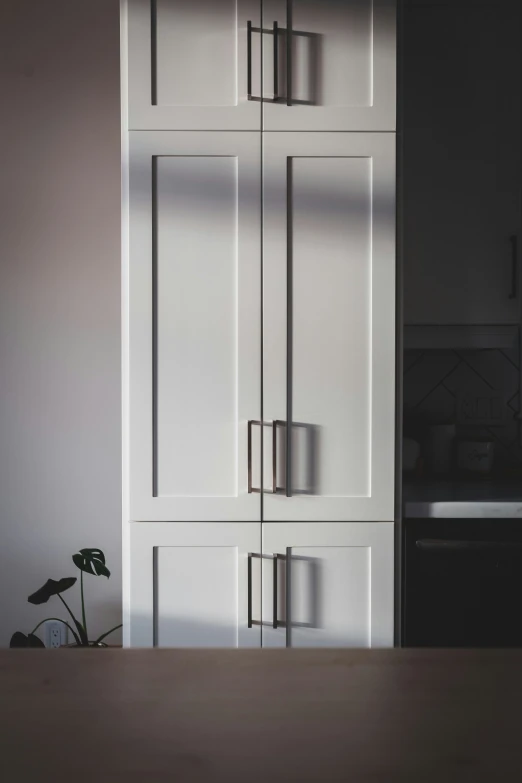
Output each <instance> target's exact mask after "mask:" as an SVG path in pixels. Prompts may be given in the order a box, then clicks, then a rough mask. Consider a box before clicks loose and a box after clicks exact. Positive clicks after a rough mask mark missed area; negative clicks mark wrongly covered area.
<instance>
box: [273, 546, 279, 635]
mask: <svg viewBox="0 0 522 783" xmlns="http://www.w3.org/2000/svg"><path fill="white" fill-rule="evenodd" d="M278 557H279V555H274V557H273V569H274V570H273V580H274V589H273V613H272V628H277V610H278V606H279V602H278V600H277V560H278Z"/></svg>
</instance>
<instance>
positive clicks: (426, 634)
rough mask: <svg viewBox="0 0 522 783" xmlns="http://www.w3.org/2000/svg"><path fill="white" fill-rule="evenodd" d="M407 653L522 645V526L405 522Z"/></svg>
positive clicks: (483, 522) (490, 522) (458, 521)
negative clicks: (416, 649)
mask: <svg viewBox="0 0 522 783" xmlns="http://www.w3.org/2000/svg"><path fill="white" fill-rule="evenodd" d="M404 544H405V551H404V557H405V559H404V562H405V571H404V603H403V641H404V645H405V646H406V647H522V520H520V521H518V520H513V519H510V520H498V519H494V520H493V519H491V520H489V519H487V520H485V519H479V520H474V519H455V520H451V519H438V520H437V519H433V520H406V522H405V541H404Z"/></svg>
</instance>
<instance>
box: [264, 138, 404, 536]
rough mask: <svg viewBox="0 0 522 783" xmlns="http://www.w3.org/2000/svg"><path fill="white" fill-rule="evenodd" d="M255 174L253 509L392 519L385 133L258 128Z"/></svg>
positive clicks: (291, 517)
mask: <svg viewBox="0 0 522 783" xmlns="http://www.w3.org/2000/svg"><path fill="white" fill-rule="evenodd" d="M263 177H264V224H263V237H264V240H263V249H264V255H263V270H264V309H263V323H264V334H263V344H264V366H263V384H264V386H263V389H264V418H265V421H274V422H278V423H277V424H276V425H274V426H275V447H274V440H273V439H272V438H270V437H265V438H264V450H265V490H266V491H267V494H266V495H265V498H264V512H263V519H264V520H266V521H268V522H274V521H318V520H321V521H325V522H328V521H372V522H375V521H392V520H393V519H394V433H395V139H394V135H393V134H379V133H368V134H357V133H348V134H344V133H331V134H326V133H310V134H308V133H270V134H266V135H265V137H264V164H263ZM288 422H291V426H288ZM274 465H275V469H274ZM274 473H275V475H276V479H277V487H276V489H277V490H278V491H277V492H276V493H274V494H270V491H271V490H273V489H274ZM287 473H288V475H290V476H291V480H288V479H287ZM290 495H291V497H290Z"/></svg>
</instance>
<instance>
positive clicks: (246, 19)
mask: <svg viewBox="0 0 522 783" xmlns="http://www.w3.org/2000/svg"><path fill="white" fill-rule="evenodd" d="M261 18H262V20H263V21H262V23H261ZM123 21H124V25H123V36H124V40H125V41H126V42H127V48H128V87H129V94H128V126H129V128H130V129H131V130H255V129H261V119H262V118H261V112H262V110H263V111H264V129H265V130H312V131H318V130H345V131H353V130H387V131H391V130H394V129H395V0H346V2H339V0H263V2H260V0H212V1H211V2H210V0H190V2H187V1H186V0H128V3H127V4H124V14H123ZM262 29H263V30H264V34H263V35H262V33H261V30H262ZM289 31H290V33H289ZM262 38H263V57H262V53H261V49H262V41H261V39H262ZM262 62H263V70H264V73H263V74H262ZM262 77H263V78H262ZM276 93H277V95H276ZM261 96H263V97H264V100H263V102H261ZM274 97H277V98H278V100H277V101H274Z"/></svg>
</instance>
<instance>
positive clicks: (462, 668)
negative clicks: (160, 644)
mask: <svg viewBox="0 0 522 783" xmlns="http://www.w3.org/2000/svg"><path fill="white" fill-rule="evenodd" d="M0 694H1V696H0V704H1V707H0V715H1V718H0V723H1V725H0V769H1V770H2V775H1V777H2V780H5V781H6V783H7V781H9V783H18V782H19V781H20V782H23V783H25V781H30V780H38V781H45V783H47V781H49V783H51V781H52V783H62V781H63V782H64V783H65V781H67V782H68V783H69V781H71V782H72V781H74V783H87V781H88V782H89V783H100V782H101V781H103V783H105V782H107V783H123V781H125V783H135V782H136V781H140V783H141V781H143V783H163V782H164V781H169V783H185V781H187V782H190V783H199V782H200V781H205V783H213V782H214V781H227V783H236V781H237V783H240V782H241V783H257V781H260V782H261V781H263V783H268V782H270V783H278V781H281V782H282V781H285V783H287V782H288V781H299V783H308V782H309V781H310V782H311V781H321V783H322V782H323V781H324V783H335V782H336V781H349V782H350V783H370V781H371V783H395V781H401V782H402V781H408V783H410V782H411V783H457V782H458V783H467V782H468V781H469V783H481V782H482V781H484V783H485V782H486V781H488V783H508V781H519V780H520V779H522V651H434V650H429V651H410V650H383V651H378V650H376V651H361V652H359V651H332V650H325V651H317V650H315V651H312V650H310V651H308V650H301V651H300V650H281V651H272V650H257V651H235V650H234V651H208V650H198V651H186V650H185V651H182V650H56V651H55V650H48V651H41V650H4V651H0Z"/></svg>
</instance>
